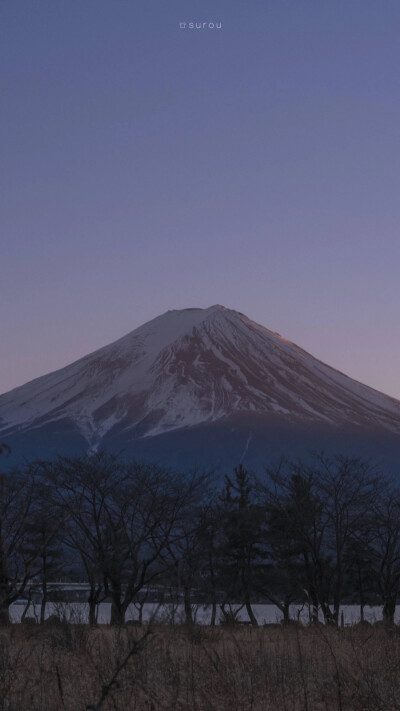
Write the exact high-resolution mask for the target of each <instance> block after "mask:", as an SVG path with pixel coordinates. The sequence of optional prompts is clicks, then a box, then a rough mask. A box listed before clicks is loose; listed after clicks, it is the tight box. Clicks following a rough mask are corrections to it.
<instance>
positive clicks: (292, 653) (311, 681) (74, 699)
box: [0, 624, 400, 711]
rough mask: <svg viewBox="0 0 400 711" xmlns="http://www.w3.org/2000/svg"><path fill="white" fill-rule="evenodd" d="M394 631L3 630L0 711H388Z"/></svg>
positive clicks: (399, 669)
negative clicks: (250, 710) (63, 710)
mask: <svg viewBox="0 0 400 711" xmlns="http://www.w3.org/2000/svg"><path fill="white" fill-rule="evenodd" d="M399 659H400V631H399V630H398V629H397V628H394V629H392V630H391V631H388V630H387V629H385V628H384V627H383V626H374V627H370V626H367V625H364V626H358V627H353V628H351V627H349V628H345V629H337V628H333V627H326V626H319V625H313V626H310V627H307V628H302V627H298V626H297V625H295V624H293V625H284V626H268V627H264V628H261V627H260V628H258V629H255V628H253V627H244V628H237V627H232V628H224V627H222V628H220V627H216V628H201V629H200V628H197V627H192V628H187V627H179V626H177V627H153V628H148V629H147V628H145V627H142V628H139V627H138V628H137V627H130V626H125V627H121V628H115V627H98V628H90V627H88V626H79V625H67V624H66V625H63V624H60V625H57V626H56V625H53V626H51V625H44V626H39V625H38V626H36V627H32V628H30V627H27V626H19V625H17V626H15V625H14V626H11V627H8V628H7V629H5V630H4V631H3V632H2V633H1V635H0V709H7V711H28V710H29V711H60V709H66V710H69V711H100V709H101V710H102V711H103V710H104V711H106V710H111V709H113V710H114V711H126V710H131V709H132V710H136V709H137V710H138V711H139V710H140V711H159V710H160V711H162V710H164V709H165V710H167V709H168V711H172V710H176V711H190V710H191V709H193V711H194V710H196V711H214V710H215V711H223V710H225V709H229V710H230V711H233V710H235V711H236V710H237V711H248V710H249V709H252V710H253V711H268V710H270V711H281V710H282V711H297V710H298V711H317V710H319V709H321V710H322V709H323V710H325V711H330V710H331V709H332V710H333V709H338V710H339V711H350V710H351V711H369V710H371V711H379V710H380V709H381V710H382V711H392V710H393V711H394V710H395V709H399V708H400V701H399V698H400V663H399Z"/></svg>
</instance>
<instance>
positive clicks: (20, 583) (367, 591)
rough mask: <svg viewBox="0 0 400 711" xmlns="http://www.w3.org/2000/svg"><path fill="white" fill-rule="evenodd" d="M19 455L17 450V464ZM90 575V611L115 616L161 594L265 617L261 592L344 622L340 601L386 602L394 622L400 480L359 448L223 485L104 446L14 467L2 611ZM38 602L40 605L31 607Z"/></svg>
mask: <svg viewBox="0 0 400 711" xmlns="http://www.w3.org/2000/svg"><path fill="white" fill-rule="evenodd" d="M4 463H5V462H3V465H4ZM60 579H63V580H65V581H66V580H82V579H84V580H85V581H87V583H88V587H89V594H88V600H87V601H88V604H89V622H90V623H91V624H95V623H96V613H97V609H98V605H99V603H101V602H103V601H104V600H106V599H107V600H109V601H111V623H112V624H122V623H123V622H124V621H125V615H126V612H127V609H128V607H129V605H131V604H132V603H134V604H135V605H136V606H137V608H138V610H139V619H141V613H142V610H143V605H144V603H145V602H146V600H149V599H150V597H149V596H151V595H153V596H154V595H157V598H158V600H159V601H160V602H161V601H162V600H163V599H164V600H165V599H168V600H171V599H175V600H179V601H182V602H183V606H184V612H185V619H186V622H187V623H188V624H192V623H193V621H194V620H193V603H194V602H199V601H202V602H204V603H208V604H209V605H210V607H211V610H212V613H211V624H215V623H216V621H217V617H218V614H217V613H218V611H219V610H220V611H221V612H222V614H223V616H224V617H225V620H226V621H227V622H228V621H231V622H234V621H235V618H236V615H237V614H238V609H239V608H245V609H246V610H247V613H248V616H249V621H250V622H251V623H252V624H253V625H255V626H256V625H257V620H256V617H255V614H254V612H253V605H254V603H255V602H271V603H273V604H275V605H277V606H278V608H279V609H280V610H281V612H282V614H283V617H284V619H285V620H286V621H288V620H289V608H290V605H291V604H293V603H304V604H307V605H308V606H309V609H310V619H311V621H312V622H317V621H318V617H319V616H321V615H322V616H323V618H324V620H325V621H326V622H328V623H332V624H335V625H338V624H339V623H340V619H339V611H340V605H342V604H343V603H344V602H352V603H355V602H357V604H359V605H360V616H361V619H363V615H364V608H365V606H366V605H367V604H374V605H381V606H382V609H383V617H384V620H385V621H386V622H387V623H389V624H392V623H393V620H394V612H395V606H396V601H397V596H398V593H399V588H400V492H399V490H398V488H397V486H396V485H395V483H394V482H393V481H391V480H389V479H388V478H385V477H383V476H382V475H379V476H378V475H376V474H375V473H374V471H373V470H372V469H371V467H370V466H369V465H368V464H367V463H365V462H363V461H361V460H358V459H350V458H346V457H336V458H332V459H329V458H327V457H325V456H323V455H321V456H319V457H318V458H316V459H315V460H314V462H313V463H312V464H311V465H310V464H306V463H304V462H297V463H286V464H282V465H281V466H280V467H279V468H278V469H275V470H266V471H265V475H264V476H263V477H262V478H259V479H256V478H255V477H254V476H252V475H251V474H250V473H249V472H247V471H246V470H245V469H244V468H243V467H242V466H239V467H238V468H237V469H235V470H234V472H233V473H232V475H231V476H227V477H225V482H224V485H223V486H222V487H216V485H215V477H214V476H213V474H212V472H211V473H207V474H204V473H201V474H200V473H198V472H193V473H190V474H186V475H182V474H177V473H174V472H171V471H169V470H167V469H164V468H162V467H159V466H155V465H148V464H142V463H137V462H134V461H128V460H125V459H123V458H122V457H116V456H111V455H108V454H106V453H104V452H102V453H99V454H96V455H93V456H88V457H76V458H65V457H60V458H59V459H58V460H56V461H54V462H33V463H30V464H27V465H26V466H25V467H23V468H20V469H13V470H11V471H9V472H6V473H3V474H1V475H0V624H6V623H8V622H9V608H10V605H11V604H12V603H13V602H15V601H16V600H17V599H19V598H21V597H25V599H27V601H28V602H29V600H31V599H32V596H34V595H35V594H38V593H40V599H41V611H40V620H41V622H43V621H44V619H45V614H46V605H47V603H48V601H49V595H50V588H51V586H50V583H54V581H57V580H60ZM26 609H28V608H27V607H26Z"/></svg>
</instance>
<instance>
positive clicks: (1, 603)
mask: <svg viewBox="0 0 400 711" xmlns="http://www.w3.org/2000/svg"><path fill="white" fill-rule="evenodd" d="M9 624H10V603H9V602H8V600H7V599H4V598H3V599H0V627H5V626H6V625H9Z"/></svg>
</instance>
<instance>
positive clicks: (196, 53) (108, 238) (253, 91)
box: [0, 0, 400, 399]
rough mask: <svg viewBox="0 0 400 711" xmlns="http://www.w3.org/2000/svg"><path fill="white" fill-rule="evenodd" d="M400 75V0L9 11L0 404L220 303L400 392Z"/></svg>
mask: <svg viewBox="0 0 400 711" xmlns="http://www.w3.org/2000/svg"><path fill="white" fill-rule="evenodd" d="M190 22H193V23H199V22H201V23H206V24H207V26H206V27H204V28H203V27H202V28H201V29H196V28H194V29H191V28H190V27H189V23H190ZM180 23H182V24H184V23H187V24H186V26H185V27H183V26H182V27H181V26H180ZM213 23H214V24H217V23H219V24H221V25H222V27H220V28H219V27H218V28H217V27H216V26H215V27H209V26H208V25H209V24H211V25H212V24H213ZM399 66H400V3H399V2H398V0H376V1H375V0H335V2H332V1H331V0H2V2H1V4H0V92H1V94H0V95H1V111H0V141H1V145H0V171H1V178H0V215H1V221H0V230H1V234H0V248H1V253H0V254H1V262H0V265H1V279H0V319H1V331H0V392H6V391H8V390H10V389H11V388H13V387H16V386H17V385H21V384H23V383H25V382H27V381H28V380H31V379H32V378H34V377H37V376H39V375H43V374H45V373H47V372H49V371H51V370H55V369H57V368H60V367H62V366H64V365H67V364H68V363H70V362H72V361H74V360H76V359H77V358H79V357H81V356H83V355H85V354H87V353H89V352H91V351H93V350H95V349H96V348H99V347H101V346H103V345H106V344H107V343H110V342H111V341H113V340H115V339H117V338H119V337H121V336H123V335H124V334H126V333H128V332H129V331H131V330H133V329H134V328H136V327H138V326H139V325H141V324H142V323H144V322H145V321H148V320H149V319H151V318H153V317H155V316H157V315H159V314H161V313H163V312H165V311H167V310H169V309H180V308H188V307H195V306H197V307H204V308H206V307H208V306H211V305H213V304H216V303H219V304H223V305H224V306H227V307H229V308H233V309H236V310H238V311H241V312H243V313H245V314H246V315H247V316H249V317H250V318H252V319H253V320H255V321H257V322H259V323H261V324H262V325H264V326H266V327H267V328H270V329H272V330H274V331H277V332H279V333H280V334H281V335H283V336H284V337H285V338H287V339H289V340H292V341H294V342H295V343H297V344H298V345H300V346H302V347H303V348H305V349H306V350H308V351H309V352H311V353H312V354H313V355H315V356H316V357H318V358H320V359H321V360H323V361H325V362H326V363H328V364H329V365H332V366H334V367H336V368H338V369H339V370H342V371H343V372H345V373H347V374H348V375H350V376H351V377H353V378H356V379H357V380H360V381H362V382H364V383H366V384H368V385H371V386H372V387H375V388H377V389H378V390H382V391H383V392H386V393H388V394H390V395H392V396H394V397H397V398H399V399H400V378H399V375H398V373H399V363H400V328H399V306H400V303H399V302H400V235H399V227H400V199H399V169H400V160H399V158H400V71H399Z"/></svg>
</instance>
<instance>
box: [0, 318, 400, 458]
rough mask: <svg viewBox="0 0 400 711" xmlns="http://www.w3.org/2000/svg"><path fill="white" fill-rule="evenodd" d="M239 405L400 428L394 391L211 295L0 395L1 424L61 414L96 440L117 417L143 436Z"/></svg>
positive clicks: (10, 428)
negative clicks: (201, 305) (208, 303)
mask: <svg viewBox="0 0 400 711" xmlns="http://www.w3.org/2000/svg"><path fill="white" fill-rule="evenodd" d="M237 413H241V414H242V413H252V414H259V415H274V416H282V417H283V418H290V420H291V421H303V422H304V421H307V422H324V423H326V424H329V425H333V426H338V425H343V424H346V423H349V424H350V423H351V425H359V426H364V427H375V428H376V427H378V428H383V429H386V430H388V431H391V432H396V433H398V432H399V431H400V402H399V401H397V400H395V399H393V398H390V397H388V396H387V395H384V394H382V393H379V392H377V391H376V390H373V389H372V388H369V387H367V386H365V385H362V384H360V383H358V382H356V381H355V380H352V379H351V378H348V377H347V376H346V375H343V374H342V373H340V372H338V371H337V370H334V369H333V368H330V367H329V366H327V365H325V364H323V363H322V362H320V361H319V360H317V359H315V358H313V357H312V356H311V355H310V354H308V353H306V352H305V351H304V350H302V349H301V348H299V347H298V346H296V345H295V344H293V343H290V342H289V341H286V340H285V339H284V338H282V337H281V336H279V335H278V334H276V333H273V332H272V331H269V330H268V329H266V328H264V327H262V326H260V325H258V324H257V323H254V322H253V321H251V320H250V319H248V318H247V317H246V316H244V315H243V314H241V313H238V312H237V311H232V310H230V309H226V308H224V307H223V306H219V305H217V306H212V307H211V308H208V309H185V310H183V311H168V312H167V313H165V314H163V315H162V316H158V317H157V318H155V319H153V320H152V321H150V322H148V323H146V324H144V325H143V326H140V328H137V329H136V330H135V331H132V332H131V333H129V334H128V335H126V336H124V337H123V338H121V339H119V340H118V341H115V342H114V343H112V344H110V345H108V346H105V347H104V348H101V349H100V350H97V351H95V352H94V353H91V354H89V355H87V356H85V357H84V358H81V359H80V360H78V361H76V362H75V363H72V364H71V365H69V366H67V367H65V368H62V369H61V370H58V371H55V372H53V373H50V374H48V375H44V376H42V377H40V378H37V379H36V380H33V381H31V382H29V383H27V384H26V385H23V386H21V387H18V388H15V389H14V390H12V391H10V392H9V393H6V394H4V395H2V396H0V433H11V434H12V433H15V432H22V431H27V430H32V429H35V428H38V427H43V425H46V424H48V423H51V422H55V421H57V420H65V419H67V420H72V421H73V422H74V423H75V424H76V425H77V427H78V428H79V430H80V432H81V434H82V435H83V436H84V437H85V439H86V441H87V442H88V445H89V446H90V447H92V448H95V447H96V446H98V445H99V444H100V443H101V440H102V438H103V437H104V435H105V434H106V433H107V432H109V431H110V430H111V429H112V428H113V427H114V426H115V425H117V424H119V425H120V426H121V425H122V426H123V427H124V428H125V429H126V430H132V432H133V431H134V432H135V433H136V436H141V437H149V436H152V435H155V434H159V433H162V432H167V431H170V430H176V429H179V428H183V427H191V426H194V425H198V424H202V423H209V422H213V421H217V420H221V419H222V418H225V417H229V416H230V415H233V414H237ZM137 433H139V435H137Z"/></svg>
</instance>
